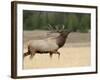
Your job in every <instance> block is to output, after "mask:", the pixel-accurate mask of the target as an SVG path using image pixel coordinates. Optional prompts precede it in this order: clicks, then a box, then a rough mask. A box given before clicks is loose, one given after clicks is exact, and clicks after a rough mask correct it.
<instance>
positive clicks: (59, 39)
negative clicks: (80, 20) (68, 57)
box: [48, 24, 71, 48]
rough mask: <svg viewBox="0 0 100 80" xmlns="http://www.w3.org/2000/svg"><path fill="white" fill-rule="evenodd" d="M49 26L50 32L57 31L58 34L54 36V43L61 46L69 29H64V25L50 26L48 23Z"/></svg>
mask: <svg viewBox="0 0 100 80" xmlns="http://www.w3.org/2000/svg"><path fill="white" fill-rule="evenodd" d="M48 26H49V29H50V30H51V33H55V32H57V33H59V36H57V38H56V43H57V44H58V46H59V48H60V47H62V46H63V45H64V44H65V42H66V39H67V37H68V35H69V33H70V32H71V29H67V30H66V29H64V28H65V26H64V25H62V26H58V25H56V26H54V27H53V26H51V25H50V24H49V25H48Z"/></svg>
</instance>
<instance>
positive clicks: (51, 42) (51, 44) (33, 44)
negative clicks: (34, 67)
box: [24, 24, 71, 58]
mask: <svg viewBox="0 0 100 80" xmlns="http://www.w3.org/2000/svg"><path fill="white" fill-rule="evenodd" d="M64 27H65V26H64V25H63V26H62V27H58V26H54V27H53V26H51V25H50V24H49V25H48V28H49V29H50V30H51V32H57V33H59V36H57V37H55V38H47V39H42V40H30V41H29V42H28V52H26V53H24V57H25V56H28V55H30V57H31V58H32V57H33V56H34V55H35V54H36V53H40V54H43V53H49V54H50V57H52V55H53V54H58V57H60V52H58V50H59V49H60V48H61V47H63V46H64V44H65V42H66V39H67V38H68V35H69V33H70V32H71V30H65V29H64Z"/></svg>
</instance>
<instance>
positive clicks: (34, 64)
mask: <svg viewBox="0 0 100 80" xmlns="http://www.w3.org/2000/svg"><path fill="white" fill-rule="evenodd" d="M57 35H58V34H56V33H55V34H51V35H48V31H24V52H26V51H27V42H28V41H29V40H32V39H43V38H47V37H56V36H57ZM59 52H60V53H61V56H60V58H59V59H58V55H57V54H53V57H52V59H51V58H50V57H49V54H36V55H35V56H34V58H33V59H30V56H27V57H25V58H24V61H23V68H24V69H32V68H54V67H78V66H89V65H90V63H91V61H90V55H91V54H90V34H89V33H71V34H70V35H69V37H68V39H67V41H66V44H65V45H64V47H62V48H61V49H59Z"/></svg>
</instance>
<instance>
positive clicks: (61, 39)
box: [56, 32, 70, 48]
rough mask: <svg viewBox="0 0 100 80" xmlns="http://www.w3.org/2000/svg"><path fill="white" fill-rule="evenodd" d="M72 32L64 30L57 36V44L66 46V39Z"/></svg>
mask: <svg viewBox="0 0 100 80" xmlns="http://www.w3.org/2000/svg"><path fill="white" fill-rule="evenodd" d="M69 33H70V32H62V33H60V35H59V36H58V37H57V39H56V40H57V44H58V46H59V48H60V47H62V46H64V44H65V42H66V39H67V37H68V35H69Z"/></svg>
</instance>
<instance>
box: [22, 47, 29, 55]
mask: <svg viewBox="0 0 100 80" xmlns="http://www.w3.org/2000/svg"><path fill="white" fill-rule="evenodd" d="M28 55H30V48H29V46H28V51H27V52H25V53H24V54H23V57H26V56H28Z"/></svg>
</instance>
